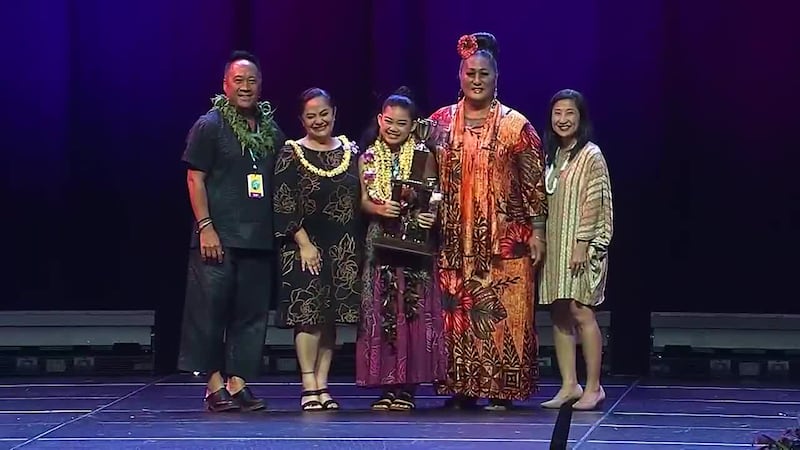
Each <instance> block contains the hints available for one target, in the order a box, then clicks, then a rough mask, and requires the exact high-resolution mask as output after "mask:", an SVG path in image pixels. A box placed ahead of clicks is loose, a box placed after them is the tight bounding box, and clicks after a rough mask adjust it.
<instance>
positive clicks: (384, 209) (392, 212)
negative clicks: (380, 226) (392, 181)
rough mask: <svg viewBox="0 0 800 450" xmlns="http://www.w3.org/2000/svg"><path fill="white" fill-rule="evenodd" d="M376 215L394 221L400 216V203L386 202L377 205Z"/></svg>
mask: <svg viewBox="0 0 800 450" xmlns="http://www.w3.org/2000/svg"><path fill="white" fill-rule="evenodd" d="M375 213H376V214H377V215H379V216H382V217H386V218H389V219H394V218H396V217H399V216H400V203H397V202H396V201H394V200H386V201H384V202H383V204H380V205H375Z"/></svg>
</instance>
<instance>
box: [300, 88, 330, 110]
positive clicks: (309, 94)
mask: <svg viewBox="0 0 800 450" xmlns="http://www.w3.org/2000/svg"><path fill="white" fill-rule="evenodd" d="M317 97H322V98H324V99H325V100H326V101H327V102H328V104H329V105H331V107H332V108H333V107H335V106H336V105H334V104H333V97H331V94H329V93H328V91H326V90H325V89H320V88H318V87H312V88H308V89H306V90H305V91H303V92H302V93H301V94H300V111H299V114H303V110H304V109H305V107H306V103H308V102H310V101H311V100H314V99H315V98H317Z"/></svg>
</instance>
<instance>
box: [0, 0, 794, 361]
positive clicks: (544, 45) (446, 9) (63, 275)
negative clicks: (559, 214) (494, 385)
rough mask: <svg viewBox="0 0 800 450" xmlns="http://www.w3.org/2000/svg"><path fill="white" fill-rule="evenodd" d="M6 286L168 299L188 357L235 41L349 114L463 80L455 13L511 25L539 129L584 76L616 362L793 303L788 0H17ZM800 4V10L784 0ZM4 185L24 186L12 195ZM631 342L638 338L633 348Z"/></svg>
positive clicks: (288, 104)
mask: <svg viewBox="0 0 800 450" xmlns="http://www.w3.org/2000/svg"><path fill="white" fill-rule="evenodd" d="M0 8H1V10H2V16H3V17H4V19H5V20H4V26H3V27H2V28H0V38H2V42H3V44H2V47H3V51H2V52H0V58H2V61H3V70H2V89H3V97H2V99H3V103H4V105H3V112H2V122H1V123H2V130H3V135H4V139H3V148H2V160H3V178H2V182H3V199H4V203H3V206H4V211H5V214H4V215H3V219H2V222H3V229H4V230H6V231H5V233H4V237H5V243H4V245H3V248H4V251H3V255H4V256H5V260H6V262H7V264H8V265H9V266H10V267H11V269H5V270H3V275H4V282H3V284H2V287H0V289H2V298H3V302H2V307H3V308H7V309H129V308H148V309H150V308H155V309H156V310H157V311H158V336H157V339H158V349H159V363H160V367H161V368H162V369H163V370H169V369H171V368H172V367H174V358H175V353H176V348H177V347H176V342H177V336H178V329H179V318H180V313H181V308H182V304H183V290H184V277H185V264H186V251H187V250H186V248H187V241H188V231H189V224H190V220H191V218H190V209H189V204H188V199H187V195H186V188H185V182H184V172H183V168H182V166H181V164H180V162H179V158H180V155H181V152H182V150H183V146H184V141H185V137H186V133H187V131H188V129H189V127H190V126H191V125H192V123H193V122H194V120H195V119H196V118H197V117H198V115H200V114H202V113H204V112H205V111H206V110H207V109H208V108H209V106H210V102H209V99H210V97H211V96H212V95H213V94H215V93H217V92H220V91H221V83H222V69H223V63H224V60H225V58H226V57H227V56H228V55H229V53H230V52H231V50H233V49H236V48H244V49H249V50H252V51H253V52H255V53H256V54H257V55H258V56H259V57H260V58H261V59H262V63H263V66H264V92H265V96H266V98H268V99H269V100H271V101H272V102H273V103H274V104H275V106H276V107H277V108H278V113H277V116H278V118H279V120H280V124H281V126H282V127H283V128H284V129H285V130H286V131H287V132H288V134H289V135H290V136H292V137H299V133H300V127H299V122H298V120H297V118H296V117H297V103H296V97H297V95H298V94H299V93H300V92H301V91H302V90H303V89H305V88H307V87H310V86H320V87H323V88H325V89H328V90H329V91H331V92H332V93H333V94H334V96H335V97H336V100H337V101H338V104H339V120H338V121H337V124H338V126H339V129H338V131H339V132H344V133H347V134H349V135H350V136H352V137H357V136H358V135H359V134H360V133H361V131H362V130H363V128H364V127H365V126H366V125H367V124H368V123H369V121H370V120H373V115H374V114H375V112H376V109H377V104H378V102H379V98H380V97H382V96H385V95H387V94H389V93H390V92H391V91H393V90H394V89H395V88H397V87H398V86H400V85H401V84H407V85H409V86H410V87H411V88H412V89H413V90H414V91H415V92H416V93H417V97H418V99H419V102H420V104H421V106H422V108H423V109H424V110H425V111H432V110H433V109H434V108H436V107H438V106H442V105H445V104H448V103H450V102H452V101H454V100H455V98H456V92H457V88H458V86H457V80H456V76H457V66H458V60H457V55H456V52H455V45H456V40H457V39H458V37H459V36H460V35H461V34H464V33H467V32H474V31H490V32H492V33H494V34H495V35H496V36H497V38H498V40H499V43H500V55H499V64H500V80H499V83H500V85H499V96H500V99H501V100H502V101H504V102H505V103H507V104H508V105H510V106H512V107H515V108H517V109H519V110H520V111H522V112H523V113H524V114H526V115H527V116H528V117H529V118H530V119H531V120H532V121H533V123H534V125H535V126H536V127H537V129H539V130H542V129H543V128H544V127H546V126H547V123H548V122H547V121H548V115H547V104H548V100H549V98H550V96H551V95H552V94H553V93H555V92H556V91H557V90H559V89H562V88H567V87H569V88H574V89H578V90H581V91H583V92H584V93H585V94H586V95H587V96H588V99H589V102H590V103H589V105H590V108H591V112H592V114H593V118H594V121H595V126H596V131H597V132H596V141H597V142H598V143H599V145H600V146H601V147H602V148H603V150H604V151H605V153H606V155H607V159H608V162H609V164H610V170H611V175H612V181H613V192H614V195H615V202H616V203H615V208H616V211H615V212H616V235H615V241H614V244H613V248H612V249H611V269H610V270H611V272H610V281H609V285H608V304H607V305H606V306H605V307H606V308H610V309H611V310H612V311H613V314H614V316H613V317H614V322H615V324H614V333H615V337H616V339H615V342H616V344H615V348H614V350H615V354H616V355H624V357H619V358H615V361H614V367H615V369H616V370H618V371H623V372H631V371H637V370H639V369H641V368H642V367H643V364H644V362H645V361H646V358H645V356H646V350H647V347H648V345H649V343H648V314H649V312H650V311H709V312H723V311H725V312H730V311H739V312H786V313H789V312H800V306H798V305H800V303H798V302H797V293H796V289H795V286H796V284H795V281H796V278H794V277H796V276H797V275H796V274H797V268H798V254H799V252H798V246H797V243H796V242H797V230H798V225H797V222H796V219H791V217H798V216H800V214H798V212H799V211H798V206H797V205H798V200H797V199H798V188H797V174H796V167H797V163H798V162H800V161H798V158H797V156H796V152H795V151H794V149H795V147H796V146H797V145H796V143H795V139H796V137H795V132H796V131H797V126H798V121H799V120H800V117H798V104H800V95H798V84H799V83H798V80H800V57H798V55H800V31H798V30H800V29H798V27H796V26H795V25H796V24H795V18H796V17H797V9H798V8H797V7H796V6H794V7H792V6H791V2H788V1H770V0H761V1H758V2H756V1H744V0H743V1H731V0H708V1H702V2H700V1H694V2H689V1H673V0H648V1H639V0H619V1H613V2H601V1H596V0H572V1H559V2H545V1H515V2H487V1H485V0H482V1H477V0H436V1H427V0H406V1H399V2H392V1H382V0H342V1H296V0H269V1H260V0H251V1H247V0H204V1H203V2H197V1H189V0H174V1H169V2H156V1H152V0H146V1H106V0H80V1H78V0H72V1H70V0H50V1H44V0H28V1H24V2H23V1H18V2H4V4H3V5H2V7H0ZM792 9H794V11H792ZM9 206H10V208H9ZM631 355H636V357H633V358H632V357H631Z"/></svg>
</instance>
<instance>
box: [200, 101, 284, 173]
mask: <svg viewBox="0 0 800 450" xmlns="http://www.w3.org/2000/svg"><path fill="white" fill-rule="evenodd" d="M211 104H212V105H213V108H212V109H217V110H219V111H220V113H222V118H223V119H225V121H226V122H228V125H230V126H231V128H233V132H234V134H236V138H237V139H238V140H239V144H241V146H242V154H243V155H244V151H245V149H248V150H251V151H252V152H253V156H255V157H256V158H263V157H265V156H267V154H269V153H272V151H274V150H275V148H274V142H273V139H274V137H275V125H274V122H273V116H274V115H275V111H274V110H273V109H272V105H270V104H269V102H258V105H257V106H256V107H257V108H258V120H259V122H258V131H257V132H255V133H253V132H251V131H250V126H249V125H248V124H247V120H245V118H244V117H242V115H241V114H239V112H238V111H236V108H234V107H233V105H231V104H230V102H229V101H228V98H227V97H225V96H224V95H222V94H217V95H216V96H215V97H214V98H212V99H211Z"/></svg>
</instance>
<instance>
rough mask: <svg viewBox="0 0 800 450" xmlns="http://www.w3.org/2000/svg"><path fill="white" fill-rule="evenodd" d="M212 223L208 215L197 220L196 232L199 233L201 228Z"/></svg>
mask: <svg viewBox="0 0 800 450" xmlns="http://www.w3.org/2000/svg"><path fill="white" fill-rule="evenodd" d="M212 223H214V221H213V220H211V218H210V217H206V218H205V219H201V220H200V221H198V222H197V233H200V232H201V231H203V228H205V227H207V226H209V225H211V224H212Z"/></svg>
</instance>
